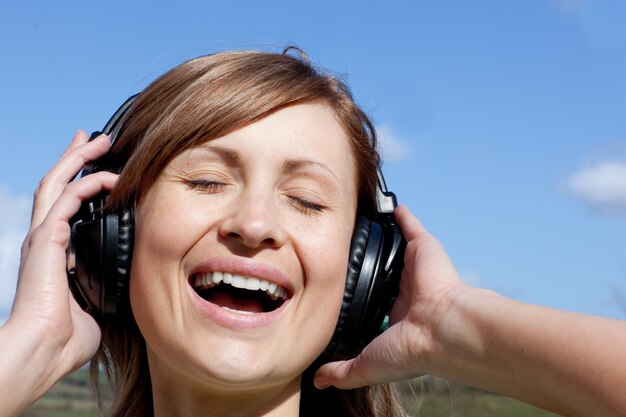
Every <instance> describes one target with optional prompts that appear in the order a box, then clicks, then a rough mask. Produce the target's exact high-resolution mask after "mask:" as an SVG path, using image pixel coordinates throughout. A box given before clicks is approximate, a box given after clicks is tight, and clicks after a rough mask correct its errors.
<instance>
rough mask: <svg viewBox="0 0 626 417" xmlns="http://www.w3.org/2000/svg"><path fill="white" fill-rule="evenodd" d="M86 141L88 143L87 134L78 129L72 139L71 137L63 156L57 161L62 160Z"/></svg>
mask: <svg viewBox="0 0 626 417" xmlns="http://www.w3.org/2000/svg"><path fill="white" fill-rule="evenodd" d="M88 141H89V135H87V132H85V131H84V130H82V129H78V130H77V131H76V133H74V137H72V141H71V142H70V144H69V146H68V147H67V148H65V150H64V151H63V154H62V155H61V157H60V158H59V159H61V158H63V157H64V156H66V155H67V154H68V153H70V152H71V151H72V150H74V149H76V148H77V147H79V146H80V145H83V144H85V143H87V142H88Z"/></svg>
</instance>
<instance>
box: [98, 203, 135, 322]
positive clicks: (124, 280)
mask: <svg viewBox="0 0 626 417" xmlns="http://www.w3.org/2000/svg"><path fill="white" fill-rule="evenodd" d="M105 216H106V217H107V218H106V224H107V226H108V227H107V232H106V234H105V237H104V238H105V239H106V240H107V241H106V242H104V248H106V249H105V250H106V251H107V252H106V253H104V254H103V259H105V260H108V262H109V265H110V266H111V268H110V269H108V270H107V271H106V273H105V274H103V275H104V276H103V277H102V279H103V282H102V292H103V294H102V300H103V305H102V313H103V315H104V316H105V318H112V317H115V316H117V315H119V313H120V311H121V310H124V309H125V307H126V306H127V305H128V283H129V281H130V265H131V261H132V247H133V237H134V218H133V214H132V212H131V211H129V210H124V211H122V212H120V213H107V214H105Z"/></svg>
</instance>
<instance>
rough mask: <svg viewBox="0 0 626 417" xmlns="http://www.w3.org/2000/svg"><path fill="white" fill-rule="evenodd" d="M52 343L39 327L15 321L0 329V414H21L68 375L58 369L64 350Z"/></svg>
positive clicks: (8, 322) (9, 321) (10, 321)
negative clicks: (0, 360) (61, 353)
mask: <svg viewBox="0 0 626 417" xmlns="http://www.w3.org/2000/svg"><path fill="white" fill-rule="evenodd" d="M49 341H50V338H48V337H46V335H45V334H44V333H43V332H41V331H40V330H38V328H37V326H34V327H31V326H24V325H23V324H22V323H17V322H16V320H15V319H13V320H11V319H9V320H8V321H7V322H6V323H5V324H4V325H3V326H2V327H0V351H1V352H2V356H3V360H2V364H1V365H0V398H3V401H2V403H3V404H2V405H0V415H2V416H5V415H6V416H12V415H19V413H20V411H21V410H23V409H24V408H26V407H28V406H29V405H30V404H31V403H33V402H34V401H36V400H37V399H38V398H39V397H41V396H42V395H43V394H45V393H46V392H47V391H48V390H49V389H50V388H51V387H52V386H53V385H54V384H55V383H56V382H57V380H58V379H60V378H61V377H62V376H63V375H65V373H67V372H69V369H68V370H64V369H61V367H60V366H59V356H60V355H59V353H60V350H61V349H60V348H59V347H58V346H56V347H55V346H51V345H50V343H49ZM4 399H7V400H6V401H5V400H4Z"/></svg>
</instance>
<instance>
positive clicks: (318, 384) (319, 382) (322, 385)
mask: <svg viewBox="0 0 626 417" xmlns="http://www.w3.org/2000/svg"><path fill="white" fill-rule="evenodd" d="M313 385H315V388H317V389H320V390H322V389H326V388H328V387H330V384H329V383H328V381H326V380H324V379H322V378H315V379H314V380H313Z"/></svg>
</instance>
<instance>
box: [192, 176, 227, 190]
mask: <svg viewBox="0 0 626 417" xmlns="http://www.w3.org/2000/svg"><path fill="white" fill-rule="evenodd" d="M185 184H186V185H187V187H189V188H190V189H192V190H198V191H203V192H217V191H220V190H221V189H222V188H223V187H224V186H225V185H226V184H225V183H223V182H219V181H210V180H202V179H186V180H185Z"/></svg>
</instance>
